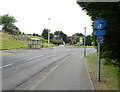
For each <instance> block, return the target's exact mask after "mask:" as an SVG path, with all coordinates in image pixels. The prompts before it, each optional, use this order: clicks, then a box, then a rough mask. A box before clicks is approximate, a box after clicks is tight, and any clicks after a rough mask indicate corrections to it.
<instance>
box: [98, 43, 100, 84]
mask: <svg viewBox="0 0 120 92" xmlns="http://www.w3.org/2000/svg"><path fill="white" fill-rule="evenodd" d="M98 81H99V82H100V43H98Z"/></svg>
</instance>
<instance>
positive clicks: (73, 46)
mask: <svg viewBox="0 0 120 92" xmlns="http://www.w3.org/2000/svg"><path fill="white" fill-rule="evenodd" d="M66 47H67V48H83V47H84V46H79V45H77V46H75V45H68V46H66ZM86 48H93V46H86Z"/></svg>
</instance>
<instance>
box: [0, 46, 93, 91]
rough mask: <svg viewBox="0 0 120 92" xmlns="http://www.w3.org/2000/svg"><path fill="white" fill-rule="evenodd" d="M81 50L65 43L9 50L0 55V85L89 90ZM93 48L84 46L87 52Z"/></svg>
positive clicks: (19, 88) (21, 87) (21, 88)
mask: <svg viewBox="0 0 120 92" xmlns="http://www.w3.org/2000/svg"><path fill="white" fill-rule="evenodd" d="M83 50H84V49H83V48H65V47H55V48H49V49H44V50H13V51H12V52H13V54H10V55H4V56H3V57H2V66H1V67H0V69H2V89H3V90H11V89H17V90H63V89H66V90H72V89H73V90H90V89H91V83H90V80H89V78H88V75H87V72H86V70H85V65H84V59H83ZM93 51H95V49H94V48H87V53H90V52H93ZM83 85H84V86H83Z"/></svg>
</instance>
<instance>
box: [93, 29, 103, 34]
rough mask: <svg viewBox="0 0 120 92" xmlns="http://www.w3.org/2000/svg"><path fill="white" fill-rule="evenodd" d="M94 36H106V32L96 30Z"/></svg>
mask: <svg viewBox="0 0 120 92" xmlns="http://www.w3.org/2000/svg"><path fill="white" fill-rule="evenodd" d="M94 35H105V30H94Z"/></svg>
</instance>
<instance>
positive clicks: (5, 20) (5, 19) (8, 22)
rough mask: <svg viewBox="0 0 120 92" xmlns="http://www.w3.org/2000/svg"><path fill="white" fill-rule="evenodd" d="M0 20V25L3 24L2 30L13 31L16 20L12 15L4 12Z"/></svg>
mask: <svg viewBox="0 0 120 92" xmlns="http://www.w3.org/2000/svg"><path fill="white" fill-rule="evenodd" d="M0 20H1V23H0V25H2V26H3V28H2V30H4V31H5V32H9V33H12V32H13V31H14V28H15V25H14V23H15V22H17V21H16V19H15V18H14V17H13V16H10V15H9V14H5V15H3V16H0Z"/></svg>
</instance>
